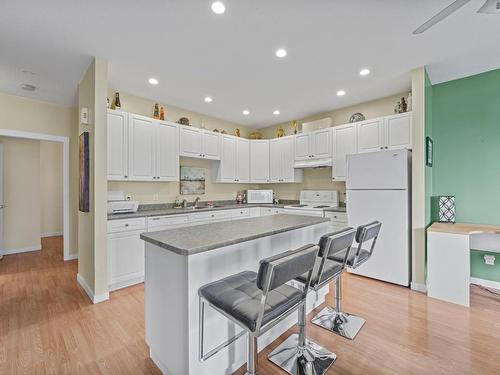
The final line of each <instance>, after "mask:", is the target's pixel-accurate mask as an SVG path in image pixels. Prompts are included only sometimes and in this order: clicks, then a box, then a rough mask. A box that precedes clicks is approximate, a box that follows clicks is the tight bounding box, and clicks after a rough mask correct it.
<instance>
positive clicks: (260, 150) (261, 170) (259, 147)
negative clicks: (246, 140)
mask: <svg viewBox="0 0 500 375" xmlns="http://www.w3.org/2000/svg"><path fill="white" fill-rule="evenodd" d="M269 167H270V159H269V140H253V141H250V182H254V183H267V182H270V177H269Z"/></svg>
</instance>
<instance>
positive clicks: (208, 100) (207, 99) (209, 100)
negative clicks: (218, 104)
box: [205, 96, 213, 103]
mask: <svg viewBox="0 0 500 375" xmlns="http://www.w3.org/2000/svg"><path fill="white" fill-rule="evenodd" d="M212 100H213V99H212V98H211V97H210V96H207V97H206V98H205V101H206V102H207V103H212Z"/></svg>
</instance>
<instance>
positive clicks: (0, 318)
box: [0, 237, 500, 375]
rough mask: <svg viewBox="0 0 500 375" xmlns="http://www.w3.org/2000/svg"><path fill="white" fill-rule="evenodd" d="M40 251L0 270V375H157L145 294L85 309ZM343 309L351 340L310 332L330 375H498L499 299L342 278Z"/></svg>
mask: <svg viewBox="0 0 500 375" xmlns="http://www.w3.org/2000/svg"><path fill="white" fill-rule="evenodd" d="M42 246H43V250H42V251H39V252H33V253H25V254H19V255H9V256H5V257H4V259H3V260H2V261H0V374H2V375H3V374H9V375H10V374H160V371H159V370H158V369H157V368H156V366H155V365H154V364H153V362H152V361H151V360H150V359H149V358H148V348H147V346H146V344H145V342H144V307H143V306H144V288H143V286H142V285H138V286H134V287H130V288H126V289H124V290H120V291H117V292H113V293H112V294H111V299H110V300H109V301H106V302H103V303H100V304H97V305H92V304H91V303H90V300H89V299H88V298H87V296H86V295H85V292H84V291H83V290H82V289H81V288H80V287H79V286H78V284H77V282H76V272H77V261H69V262H63V260H62V238H61V237H52V238H46V239H43V240H42ZM328 303H330V304H332V305H333V294H332V293H330V295H329V297H328ZM344 309H345V310H346V311H348V312H350V313H355V314H358V315H361V316H363V317H364V318H366V320H367V323H366V324H365V326H364V328H363V329H362V330H361V332H360V334H359V335H358V337H357V338H356V339H355V340H354V341H349V340H346V339H343V338H341V337H338V336H336V335H334V334H331V333H329V332H327V331H325V330H323V329H321V328H319V327H316V326H314V325H311V324H309V325H308V337H309V338H310V339H312V340H315V341H316V342H318V343H321V344H322V345H324V346H326V347H327V348H328V349H330V350H332V351H334V352H335V353H336V354H337V356H338V359H337V362H336V363H335V364H334V365H333V367H331V369H330V371H329V372H328V374H330V375H332V374H500V296H494V295H491V294H489V293H487V292H485V291H483V290H480V289H479V288H476V287H473V288H472V307H471V308H469V309H467V308H464V307H460V306H456V305H453V304H448V303H445V302H441V301H437V300H433V299H431V298H427V297H426V296H425V295H423V294H420V293H416V292H412V291H410V290H408V289H406V288H402V287H398V286H394V285H390V284H386V283H383V282H379V281H374V280H368V279H365V278H362V277H358V276H353V275H345V277H344ZM292 332H296V329H295V328H293V329H291V330H290V331H289V332H287V333H285V334H284V335H283V336H282V337H281V338H280V339H278V340H276V342H275V343H273V344H272V345H270V346H269V347H268V348H266V349H265V350H264V351H263V352H261V354H260V356H259V357H260V362H259V370H260V373H261V374H262V375H265V374H285V373H284V372H281V371H280V370H278V369H277V368H276V367H275V366H274V365H272V364H271V363H270V362H268V361H267V360H266V355H267V354H268V353H269V351H270V350H272V349H273V348H274V347H275V346H277V345H278V344H279V343H280V342H281V341H282V340H284V339H285V338H286V337H288V335H289V334H290V333H292ZM243 373H244V371H243V369H240V370H239V371H238V372H237V374H238V375H241V374H243ZM200 375H203V374H200ZM205 375H211V374H205Z"/></svg>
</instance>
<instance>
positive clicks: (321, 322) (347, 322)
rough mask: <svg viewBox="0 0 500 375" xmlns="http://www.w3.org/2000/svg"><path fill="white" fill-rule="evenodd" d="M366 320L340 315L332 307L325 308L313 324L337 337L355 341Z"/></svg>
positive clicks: (344, 314) (314, 319) (313, 320)
mask: <svg viewBox="0 0 500 375" xmlns="http://www.w3.org/2000/svg"><path fill="white" fill-rule="evenodd" d="M365 322H366V320H365V319H363V318H361V317H359V316H356V315H350V314H347V313H342V312H341V313H338V312H337V311H335V309H332V308H331V307H328V306H327V307H325V308H324V309H323V310H321V312H320V313H319V314H318V315H316V316H315V317H314V318H313V319H312V323H313V324H316V325H317V326H320V327H322V328H325V329H327V330H329V331H332V332H335V333H336V334H337V335H340V336H342V337H345V338H348V339H350V340H353V339H354V338H355V337H356V335H357V334H358V332H359V330H360V329H361V327H363V325H364V324H365Z"/></svg>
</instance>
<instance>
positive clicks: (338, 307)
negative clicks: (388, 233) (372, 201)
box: [312, 221, 382, 340]
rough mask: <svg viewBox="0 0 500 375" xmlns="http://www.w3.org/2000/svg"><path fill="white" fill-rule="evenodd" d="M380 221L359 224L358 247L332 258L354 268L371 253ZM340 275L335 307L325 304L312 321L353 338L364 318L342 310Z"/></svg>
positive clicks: (363, 261)
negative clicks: (368, 246)
mask: <svg viewBox="0 0 500 375" xmlns="http://www.w3.org/2000/svg"><path fill="white" fill-rule="evenodd" d="M381 227H382V223H380V222H379V221H373V222H371V223H369V224H365V225H361V226H359V227H358V228H357V230H356V237H355V239H356V242H357V243H358V247H357V249H356V251H349V249H346V250H343V251H340V252H338V253H336V254H334V255H333V256H332V259H333V260H336V261H337V262H341V261H345V266H347V267H350V268H353V269H356V268H358V267H359V266H360V265H362V264H363V263H365V262H366V261H368V259H370V257H371V256H372V254H373V249H374V248H375V243H376V242H377V238H378V234H379V232H380V228H381ZM370 240H372V243H371V246H370V250H365V249H363V246H364V245H365V244H366V243H367V242H369V241H370ZM341 280H342V277H338V278H337V280H336V285H335V309H333V308H331V307H329V306H327V307H325V308H324V309H323V310H321V312H320V313H319V314H318V315H316V316H315V317H314V318H313V319H312V323H314V324H316V325H318V326H320V327H323V328H325V329H328V330H330V331H332V332H335V333H336V334H338V335H340V336H342V337H346V338H348V339H350V340H353V339H354V338H355V337H356V335H357V334H358V332H359V331H360V329H361V328H362V327H363V325H364V324H365V322H366V320H365V319H363V318H361V317H359V316H356V315H351V314H348V313H345V312H342V290H341Z"/></svg>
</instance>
